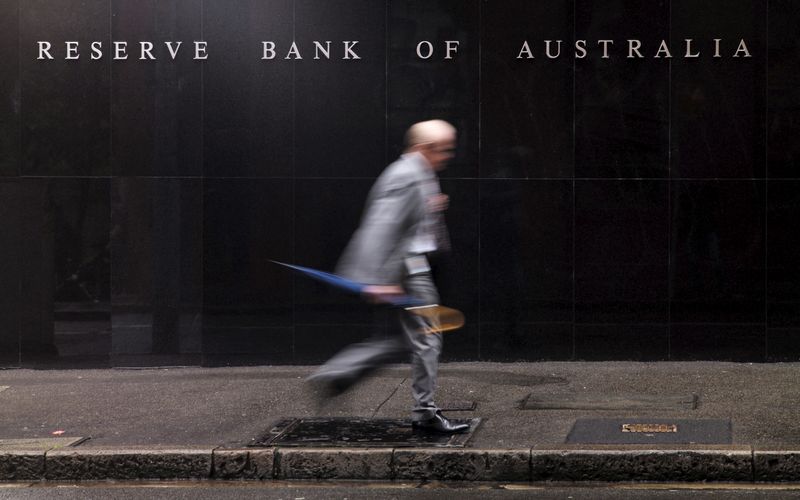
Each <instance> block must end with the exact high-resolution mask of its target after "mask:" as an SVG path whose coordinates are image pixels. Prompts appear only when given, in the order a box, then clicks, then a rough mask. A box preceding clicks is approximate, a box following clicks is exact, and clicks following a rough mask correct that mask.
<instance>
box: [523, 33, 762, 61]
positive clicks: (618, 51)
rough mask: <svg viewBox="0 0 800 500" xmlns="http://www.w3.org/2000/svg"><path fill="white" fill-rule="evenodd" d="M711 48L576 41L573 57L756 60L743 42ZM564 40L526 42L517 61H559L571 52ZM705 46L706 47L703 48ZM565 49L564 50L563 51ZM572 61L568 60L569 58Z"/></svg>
mask: <svg viewBox="0 0 800 500" xmlns="http://www.w3.org/2000/svg"><path fill="white" fill-rule="evenodd" d="M712 42H713V44H708V45H712V46H710V47H709V46H706V47H705V48H704V49H703V50H701V49H700V43H696V42H695V40H694V39H692V38H685V39H683V40H682V41H681V42H680V43H678V44H675V43H673V44H672V45H670V44H669V42H667V41H666V40H661V43H658V44H655V45H652V44H651V45H650V46H645V45H643V44H642V41H641V40H636V39H629V40H596V41H592V42H590V41H588V40H575V44H574V47H573V49H574V51H573V54H574V57H575V58H576V59H584V58H586V57H587V56H589V55H593V56H594V55H599V57H600V59H611V58H612V57H624V58H626V59H644V58H654V59H661V58H663V59H670V58H672V57H682V58H699V57H701V56H708V57H713V58H720V57H753V56H752V55H751V54H750V49H749V48H748V47H747V43H746V42H745V41H744V39H743V38H741V39H739V40H738V42H734V43H730V42H725V41H724V40H723V39H722V38H714V39H712ZM564 45H566V44H565V43H564V41H563V40H542V41H541V42H540V43H538V44H536V43H534V42H529V41H527V40H525V41H524V42H523V43H522V46H521V48H520V49H519V52H518V53H517V59H536V57H537V56H540V57H546V58H548V59H558V58H559V57H561V55H562V53H566V52H567V51H568V50H570V49H567V48H564V47H563V46H564ZM704 45H706V44H704ZM562 49H563V50H562ZM566 57H569V56H566Z"/></svg>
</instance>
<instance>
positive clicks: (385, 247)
mask: <svg viewBox="0 0 800 500" xmlns="http://www.w3.org/2000/svg"><path fill="white" fill-rule="evenodd" d="M432 175H433V176H435V174H434V173H433V172H431V171H430V170H429V167H427V165H426V164H425V159H424V158H423V157H422V156H421V155H418V154H410V155H404V156H402V157H401V158H400V159H398V160H397V161H395V162H394V163H392V164H391V165H389V166H388V167H386V169H385V170H384V171H383V173H382V174H381V175H380V176H379V177H378V179H377V180H376V181H375V184H374V185H373V186H372V189H371V190H370V193H369V196H368V197H367V202H366V206H365V208H364V214H363V216H362V218H361V223H360V225H359V227H358V229H357V230H356V232H355V233H354V234H353V237H352V238H351V239H350V243H349V244H348V245H347V247H346V248H345V250H344V252H343V254H342V256H341V258H340V259H339V264H338V265H337V267H336V272H337V273H338V274H340V275H341V276H344V277H346V278H349V279H352V280H355V281H358V282H361V283H367V284H372V285H388V284H398V283H401V282H402V280H403V277H404V276H405V272H406V270H405V259H406V257H408V256H409V255H410V254H411V244H412V242H413V241H414V238H415V236H416V235H417V232H418V229H419V226H420V224H422V223H423V221H424V220H425V215H426V199H425V196H424V194H423V192H424V191H423V189H422V184H423V183H425V182H428V181H429V180H430V178H431V176H432Z"/></svg>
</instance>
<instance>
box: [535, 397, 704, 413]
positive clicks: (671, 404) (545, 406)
mask: <svg viewBox="0 0 800 500" xmlns="http://www.w3.org/2000/svg"><path fill="white" fill-rule="evenodd" d="M697 404H698V397H697V395H696V394H689V395H683V396H674V395H661V396H651V395H623V396H591V395H583V394H580V395H578V394H545V395H534V394H528V396H527V397H526V398H525V399H523V400H522V403H521V405H520V408H521V409H523V410H696V409H697Z"/></svg>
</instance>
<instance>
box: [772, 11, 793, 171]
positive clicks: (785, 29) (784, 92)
mask: <svg viewBox="0 0 800 500" xmlns="http://www.w3.org/2000/svg"><path fill="white" fill-rule="evenodd" d="M768 7H769V14H768V16H769V40H768V43H769V46H768V51H769V54H768V66H767V82H768V88H767V91H768V104H769V107H768V109H767V114H768V117H767V139H768V141H767V143H768V146H769V148H768V155H769V156H768V161H769V164H768V165H767V175H768V176H769V177H770V178H792V179H797V178H800V169H798V168H797V165H798V161H800V141H798V140H797V136H798V133H800V106H798V103H800V88H798V86H797V82H798V80H800V66H798V64H797V53H798V50H800V39H798V37H797V26H798V24H800V8H798V5H797V2H796V1H794V0H770V1H769V3H768Z"/></svg>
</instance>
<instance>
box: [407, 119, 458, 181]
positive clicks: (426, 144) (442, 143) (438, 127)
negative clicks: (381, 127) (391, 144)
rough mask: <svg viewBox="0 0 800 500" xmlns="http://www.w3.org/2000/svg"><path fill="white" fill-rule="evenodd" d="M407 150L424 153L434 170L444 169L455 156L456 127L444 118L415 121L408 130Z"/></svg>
mask: <svg viewBox="0 0 800 500" xmlns="http://www.w3.org/2000/svg"><path fill="white" fill-rule="evenodd" d="M405 140H406V151H407V152H418V153H420V154H422V155H423V156H424V157H425V159H426V160H428V163H429V164H430V165H431V167H432V168H433V169H434V170H437V171H438V170H442V169H444V168H445V167H446V166H447V162H449V161H450V160H451V159H452V158H453V150H454V149H455V147H456V129H455V127H453V126H452V125H450V124H449V123H447V122H446V121H444V120H428V121H424V122H419V123H415V124H414V125H412V126H411V127H410V128H409V129H408V131H407V132H406V137H405Z"/></svg>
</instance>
